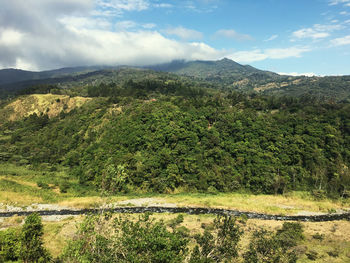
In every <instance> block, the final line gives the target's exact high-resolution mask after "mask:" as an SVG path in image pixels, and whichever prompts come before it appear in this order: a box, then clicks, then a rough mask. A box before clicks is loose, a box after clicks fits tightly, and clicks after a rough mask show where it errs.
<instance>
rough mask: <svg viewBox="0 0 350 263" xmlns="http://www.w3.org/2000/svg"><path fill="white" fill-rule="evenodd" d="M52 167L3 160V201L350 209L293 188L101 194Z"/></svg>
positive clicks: (271, 210) (290, 211)
mask: <svg viewBox="0 0 350 263" xmlns="http://www.w3.org/2000/svg"><path fill="white" fill-rule="evenodd" d="M52 170H53V169H52V168H50V167H45V166H41V167H37V168H35V169H34V168H30V167H27V166H16V165H14V164H9V163H3V164H0V203H2V204H3V205H12V206H19V207H25V206H28V205H30V204H33V203H45V204H49V203H52V204H58V205H61V206H67V207H74V208H92V207H98V206H101V205H103V204H106V203H112V204H118V202H120V201H124V202H123V205H128V204H129V205H137V204H138V203H140V204H141V205H155V204H157V205H162V204H163V205H174V206H175V205H176V206H200V207H211V208H214V207H215V208H228V209H237V210H242V211H250V212H259V213H268V214H282V215H295V214H308V213H319V212H322V213H333V212H336V211H340V210H348V209H350V200H349V199H344V200H341V199H340V200H329V199H327V200H315V199H313V198H312V196H311V195H310V194H308V193H306V192H291V193H287V194H285V195H253V194H247V193H220V194H200V193H179V194H128V195H115V196H109V197H101V195H100V194H99V193H98V192H96V191H94V190H93V189H86V188H83V187H81V186H80V185H79V183H78V181H77V180H75V179H72V178H70V177H69V176H68V171H67V170H64V169H60V170H59V169H57V170H56V169H55V170H54V171H52ZM62 185H65V188H66V189H65V191H62ZM125 200H130V202H128V201H125ZM135 200H136V202H135ZM138 200H140V201H143V200H147V202H137V201H138ZM135 203H136V204H135Z"/></svg>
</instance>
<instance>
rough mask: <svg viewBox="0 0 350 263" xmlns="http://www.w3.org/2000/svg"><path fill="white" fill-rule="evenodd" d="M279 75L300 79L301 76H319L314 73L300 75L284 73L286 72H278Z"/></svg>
mask: <svg viewBox="0 0 350 263" xmlns="http://www.w3.org/2000/svg"><path fill="white" fill-rule="evenodd" d="M278 74H280V75H286V76H293V77H299V76H306V77H314V76H317V74H315V73H313V72H308V73H298V72H290V73H284V72H278Z"/></svg>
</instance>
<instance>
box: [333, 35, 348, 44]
mask: <svg viewBox="0 0 350 263" xmlns="http://www.w3.org/2000/svg"><path fill="white" fill-rule="evenodd" d="M331 44H332V45H333V46H344V45H350V35H348V36H345V37H340V38H335V39H332V40H331Z"/></svg>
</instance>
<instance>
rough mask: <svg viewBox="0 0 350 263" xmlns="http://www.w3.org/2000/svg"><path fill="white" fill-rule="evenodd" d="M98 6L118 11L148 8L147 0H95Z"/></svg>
mask: <svg viewBox="0 0 350 263" xmlns="http://www.w3.org/2000/svg"><path fill="white" fill-rule="evenodd" d="M97 3H98V5H99V6H101V7H104V8H112V9H115V10H120V11H142V10H146V9H148V8H149V6H150V3H149V2H148V1H147V0H97Z"/></svg>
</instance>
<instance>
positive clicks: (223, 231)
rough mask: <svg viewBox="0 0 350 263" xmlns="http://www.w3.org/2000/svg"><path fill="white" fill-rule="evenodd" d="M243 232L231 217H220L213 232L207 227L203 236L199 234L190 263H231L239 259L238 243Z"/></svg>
mask: <svg viewBox="0 0 350 263" xmlns="http://www.w3.org/2000/svg"><path fill="white" fill-rule="evenodd" d="M242 234H243V231H241V230H240V228H239V226H238V225H237V224H236V219H235V218H233V217H231V216H218V217H217V218H216V219H215V220H214V228H213V231H211V232H209V230H208V228H207V227H206V228H205V230H204V233H203V234H197V235H196V236H195V240H196V242H197V245H196V246H195V248H194V249H193V251H192V254H191V258H190V262H191V263H197V262H222V261H225V262H230V261H232V260H233V259H234V258H237V257H238V242H239V240H240V238H241V235H242Z"/></svg>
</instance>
